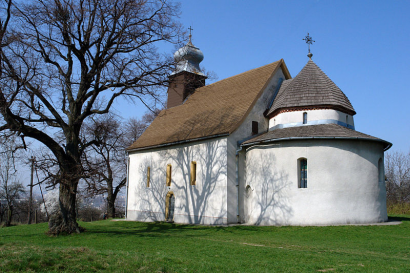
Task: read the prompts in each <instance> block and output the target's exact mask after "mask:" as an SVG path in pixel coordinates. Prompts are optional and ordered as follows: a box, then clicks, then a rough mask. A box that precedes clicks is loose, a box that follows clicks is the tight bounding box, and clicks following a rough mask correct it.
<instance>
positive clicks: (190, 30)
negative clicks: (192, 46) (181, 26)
mask: <svg viewBox="0 0 410 273" xmlns="http://www.w3.org/2000/svg"><path fill="white" fill-rule="evenodd" d="M188 29H189V43H192V41H191V38H192V33H191V32H192V31H193V30H194V29H193V28H192V27H191V26H189V28H188Z"/></svg>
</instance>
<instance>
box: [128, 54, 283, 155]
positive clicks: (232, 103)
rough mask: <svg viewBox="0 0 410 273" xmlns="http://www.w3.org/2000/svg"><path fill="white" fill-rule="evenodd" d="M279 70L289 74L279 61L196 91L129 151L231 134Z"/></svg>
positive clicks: (168, 111) (164, 114) (161, 116)
mask: <svg viewBox="0 0 410 273" xmlns="http://www.w3.org/2000/svg"><path fill="white" fill-rule="evenodd" d="M280 67H282V70H286V73H288V72H287V69H286V66H285V64H284V61H283V60H280V61H277V62H274V63H271V64H268V65H265V66H262V67H259V68H256V69H253V70H249V71H247V72H244V73H242V74H239V75H236V76H233V77H230V78H227V79H224V80H221V81H218V82H216V83H213V84H210V85H207V86H204V87H201V88H198V89H196V91H195V93H193V94H192V95H191V96H189V97H188V99H187V100H186V101H185V103H184V104H182V105H179V106H176V107H172V108H169V109H166V110H163V111H162V112H161V113H160V114H159V115H158V117H157V118H156V119H155V120H154V121H153V122H152V124H151V125H150V126H149V127H148V128H147V129H146V130H145V132H144V133H143V134H142V135H141V137H140V138H139V139H138V140H137V141H136V142H134V143H133V144H132V145H131V146H130V147H129V148H128V150H129V151H130V150H137V149H142V148H151V147H157V146H161V145H167V144H169V145H170V144H175V143H178V142H184V141H190V140H195V139H201V138H204V137H213V136H219V135H227V134H230V133H232V132H233V131H234V130H236V128H237V127H238V126H239V125H240V123H241V122H242V120H243V119H244V118H245V117H246V115H247V113H248V111H249V110H250V109H251V107H252V106H253V105H254V103H255V101H256V100H257V98H258V97H259V96H260V95H261V93H262V91H263V90H264V89H265V88H266V85H267V84H268V82H269V81H270V79H271V77H273V75H274V74H275V73H276V71H277V70H278V69H279V68H280ZM286 73H285V74H286ZM289 77H290V76H289Z"/></svg>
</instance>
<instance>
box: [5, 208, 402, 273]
mask: <svg viewBox="0 0 410 273" xmlns="http://www.w3.org/2000/svg"><path fill="white" fill-rule="evenodd" d="M396 217H397V218H396V219H399V220H401V221H403V223H402V224H400V225H395V226H335V227H254V226H232V227H207V226H189V225H175V224H167V223H136V222H113V221H99V222H93V223H81V225H82V226H83V227H85V228H86V229H87V231H86V232H85V233H82V234H75V235H69V236H59V237H49V236H47V235H46V234H45V232H46V230H47V224H38V225H30V226H28V225H21V226H14V227H9V228H1V229H0V271H1V272H10V271H34V272H53V271H55V272H64V271H65V272H95V271H113V272H409V271H410V216H404V215H402V216H396Z"/></svg>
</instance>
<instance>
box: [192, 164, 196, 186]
mask: <svg viewBox="0 0 410 273" xmlns="http://www.w3.org/2000/svg"><path fill="white" fill-rule="evenodd" d="M191 185H196V162H195V161H192V162H191Z"/></svg>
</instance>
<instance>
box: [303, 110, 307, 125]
mask: <svg viewBox="0 0 410 273" xmlns="http://www.w3.org/2000/svg"><path fill="white" fill-rule="evenodd" d="M306 123H307V113H306V112H304V113H303V124H306Z"/></svg>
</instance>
